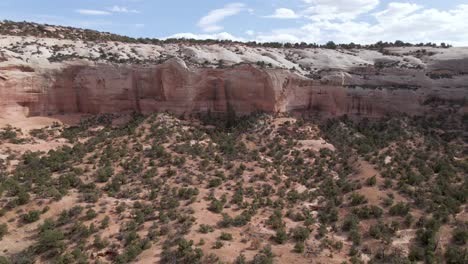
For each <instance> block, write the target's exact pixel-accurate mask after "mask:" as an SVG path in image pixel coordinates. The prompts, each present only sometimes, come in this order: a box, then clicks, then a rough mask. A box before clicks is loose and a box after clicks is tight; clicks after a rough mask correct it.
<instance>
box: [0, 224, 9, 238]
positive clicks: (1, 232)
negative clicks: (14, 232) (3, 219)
mask: <svg viewBox="0 0 468 264" xmlns="http://www.w3.org/2000/svg"><path fill="white" fill-rule="evenodd" d="M6 234H8V226H7V224H5V223H3V224H0V240H2V239H3V237H4V236H5V235H6Z"/></svg>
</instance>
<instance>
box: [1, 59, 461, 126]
mask: <svg viewBox="0 0 468 264" xmlns="http://www.w3.org/2000/svg"><path fill="white" fill-rule="evenodd" d="M315 52H316V53H317V52H320V50H317V51H315ZM326 52H330V51H324V53H326ZM335 53H337V54H338V55H339V54H340V53H338V52H335ZM303 54H304V52H303ZM314 54H315V53H314ZM358 54H359V53H358ZM338 55H337V56H335V57H333V60H335V61H338V60H339V58H340V57H339V56H338ZM466 55H467V56H466V58H464V59H451V58H450V59H445V60H444V58H443V57H442V58H441V59H434V60H428V61H427V62H426V63H425V64H423V65H422V66H421V65H419V64H418V65H419V66H417V67H407V66H405V67H402V66H401V62H400V61H395V58H392V59H391V60H390V61H389V60H385V63H382V61H383V60H382V58H378V59H375V61H377V62H378V63H375V64H373V65H371V64H364V63H362V64H360V65H359V64H357V65H355V66H350V65H353V64H355V63H352V62H350V61H349V59H347V60H348V61H347V62H346V63H345V64H343V65H344V66H343V65H342V66H340V65H339V64H337V65H334V67H330V66H331V65H323V62H321V61H319V59H320V58H321V57H313V58H310V60H308V63H317V64H320V63H322V65H321V66H320V68H319V70H317V71H316V72H315V74H314V75H313V76H308V75H307V74H304V69H302V70H301V71H299V70H297V71H294V70H290V69H284V68H281V67H276V68H264V67H260V66H257V65H253V64H251V63H241V64H239V65H227V66H224V67H218V68H216V67H203V66H200V65H194V64H193V63H191V62H190V58H185V59H182V58H177V57H175V58H172V59H168V60H166V61H165V62H163V63H160V64H158V63H152V64H146V65H140V64H131V63H126V64H111V63H103V62H97V63H96V62H89V61H75V62H61V63H52V64H43V63H42V64H41V63H37V62H36V63H28V62H26V61H24V60H23V61H18V60H15V59H13V58H12V57H9V58H8V57H5V56H3V58H4V62H2V63H0V117H2V116H5V115H10V114H12V113H16V114H18V113H20V114H22V115H26V116H37V115H53V114H64V113H89V114H98V113H107V112H128V111H137V112H143V113H149V112H154V111H170V112H173V113H177V114H183V113H185V114H188V113H198V112H207V111H211V112H220V113H223V112H226V111H227V109H228V106H229V105H230V106H232V107H233V108H234V109H235V110H236V112H238V113H242V114H248V113H251V112H254V111H259V110H260V111H266V112H285V111H301V112H308V113H320V114H324V115H330V116H339V115H344V114H347V115H359V116H365V117H380V116H383V115H386V114H396V113H405V114H411V115H414V114H415V115H417V114H423V113H425V112H427V111H431V109H433V107H434V105H433V104H431V103H430V102H434V100H433V99H434V98H438V99H440V100H436V101H437V102H438V105H437V107H441V104H442V105H443V103H444V102H445V103H447V104H448V105H450V106H451V107H453V106H455V107H457V106H458V107H459V108H460V109H466V108H463V105H464V104H466V100H467V99H466V98H467V95H468V74H467V73H468V54H466ZM314 56H316V55H314ZM327 56H331V55H327ZM340 56H341V55H340ZM314 58H315V59H316V60H317V62H315V61H313V59H314ZM302 60H304V61H306V60H305V59H304V58H303V59H302ZM357 60H358V61H362V60H363V59H361V58H357ZM367 60H369V59H368V58H367ZM392 60H393V61H392ZM311 61H312V62H311ZM188 64H190V65H189V66H188ZM340 67H341V68H340ZM442 107H443V106H442ZM462 111H463V110H462Z"/></svg>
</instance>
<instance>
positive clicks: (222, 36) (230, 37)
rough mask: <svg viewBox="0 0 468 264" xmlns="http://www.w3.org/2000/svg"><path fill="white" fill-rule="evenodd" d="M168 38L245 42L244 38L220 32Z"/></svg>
mask: <svg viewBox="0 0 468 264" xmlns="http://www.w3.org/2000/svg"><path fill="white" fill-rule="evenodd" d="M168 38H186V39H217V40H233V41H246V40H245V39H244V38H239V37H235V36H233V35H231V34H229V33H227V32H220V33H215V34H193V33H178V34H174V35H172V36H169V37H166V38H165V39H168Z"/></svg>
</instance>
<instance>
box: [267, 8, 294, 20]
mask: <svg viewBox="0 0 468 264" xmlns="http://www.w3.org/2000/svg"><path fill="white" fill-rule="evenodd" d="M266 17H267V18H278V19H295V18H299V17H300V16H299V15H298V14H296V13H295V12H294V11H293V10H291V9H288V8H278V9H276V10H275V13H274V14H273V15H269V16H266Z"/></svg>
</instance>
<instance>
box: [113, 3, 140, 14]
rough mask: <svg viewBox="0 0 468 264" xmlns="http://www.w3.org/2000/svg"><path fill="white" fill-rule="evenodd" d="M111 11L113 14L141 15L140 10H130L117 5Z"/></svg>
mask: <svg viewBox="0 0 468 264" xmlns="http://www.w3.org/2000/svg"><path fill="white" fill-rule="evenodd" d="M109 10H110V11H111V12H113V13H140V12H139V11H138V10H135V9H128V7H125V6H117V5H115V6H113V7H111V8H109Z"/></svg>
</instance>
